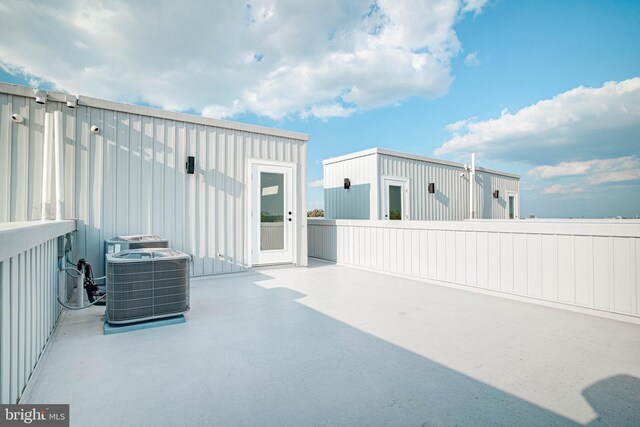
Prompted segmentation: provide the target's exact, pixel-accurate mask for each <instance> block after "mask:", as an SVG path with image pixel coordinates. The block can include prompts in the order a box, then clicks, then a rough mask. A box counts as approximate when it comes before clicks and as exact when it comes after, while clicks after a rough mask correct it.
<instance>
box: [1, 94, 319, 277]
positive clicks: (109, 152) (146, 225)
mask: <svg viewBox="0 0 640 427" xmlns="http://www.w3.org/2000/svg"><path fill="white" fill-rule="evenodd" d="M80 99H81V100H82V98H80ZM114 105H115V104H114ZM44 109H45V106H43V105H39V104H36V103H35V101H34V100H33V99H31V98H28V97H23V96H17V95H7V94H0V202H2V203H0V222H7V221H23V220H33V219H40V215H41V208H40V201H41V194H42V188H41V187H42V146H43V127H44V126H43V123H44ZM46 109H47V111H53V110H56V109H59V110H60V111H62V112H63V120H64V135H65V137H64V150H65V156H64V157H65V158H64V162H65V200H66V204H65V215H64V217H65V218H77V219H78V239H77V244H76V246H77V248H76V249H77V252H76V253H77V254H79V256H84V257H85V258H87V259H88V260H89V262H90V263H91V264H92V265H93V266H94V268H95V271H96V274H98V275H102V273H103V271H102V270H103V263H104V258H103V257H104V254H103V251H104V248H103V244H102V242H103V240H104V239H105V238H111V237H113V236H116V235H123V234H135V233H153V234H158V235H160V236H163V237H166V238H168V239H169V243H170V245H171V246H172V247H173V248H175V249H178V250H181V251H183V252H186V253H189V254H192V255H193V256H194V258H193V270H192V273H193V274H194V275H206V274H217V273H226V272H234V271H239V270H242V269H244V268H245V265H246V261H247V260H246V259H245V256H246V255H245V253H246V249H247V248H246V241H247V239H246V236H245V226H246V225H247V223H246V222H247V221H248V219H247V214H246V212H247V206H246V197H245V195H246V191H247V185H246V182H245V181H246V167H247V159H248V158H255V159H267V160H277V161H286V162H293V163H296V164H297V165H298V177H297V187H298V203H297V211H298V216H297V220H298V260H299V264H301V265H306V251H307V248H306V246H307V245H306V228H305V226H306V142H305V141H300V140H296V139H291V138H286V137H281V136H273V135H266V134H261V133H253V132H248V131H243V130H235V129H226V128H221V127H214V126H209V125H203V124H196V123H186V122H183V121H175V120H169V119H165V118H159V117H150V116H145V115H138V114H131V113H126V112H118V111H113V110H109V109H103V108H92V107H87V106H83V105H79V106H78V107H77V108H76V109H70V108H67V107H66V106H64V105H63V104H61V103H58V102H51V101H50V102H49V103H48V104H46ZM14 112H19V113H20V114H21V115H22V116H23V117H25V121H24V123H22V124H15V123H12V122H11V114H12V113H14ZM93 125H96V126H98V127H100V129H101V132H100V134H93V133H92V132H90V128H91V126H93ZM187 155H194V156H195V157H196V173H195V175H187V174H186V172H185V161H186V156H187ZM52 199H53V200H55V197H52ZM218 254H219V256H218Z"/></svg>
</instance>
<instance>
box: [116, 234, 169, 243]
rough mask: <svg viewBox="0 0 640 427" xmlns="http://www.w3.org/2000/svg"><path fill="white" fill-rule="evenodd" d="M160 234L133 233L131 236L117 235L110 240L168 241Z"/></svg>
mask: <svg viewBox="0 0 640 427" xmlns="http://www.w3.org/2000/svg"><path fill="white" fill-rule="evenodd" d="M166 240H167V239H164V238H162V237H160V236H156V235H154V234H133V235H131V236H116V237H114V238H112V239H109V241H110V242H149V241H166Z"/></svg>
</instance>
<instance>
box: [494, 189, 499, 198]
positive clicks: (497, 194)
mask: <svg viewBox="0 0 640 427" xmlns="http://www.w3.org/2000/svg"><path fill="white" fill-rule="evenodd" d="M493 198H494V199H499V198H500V191H499V190H495V191H494V192H493Z"/></svg>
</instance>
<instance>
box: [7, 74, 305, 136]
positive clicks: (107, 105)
mask: <svg viewBox="0 0 640 427" xmlns="http://www.w3.org/2000/svg"><path fill="white" fill-rule="evenodd" d="M45 92H47V97H48V99H49V100H50V101H53V102H66V97H67V95H68V94H66V93H62V92H57V91H45ZM0 93H6V94H8V95H17V96H24V97H27V98H34V92H33V88H30V87H27V86H20V85H14V84H9V83H2V82H0ZM77 98H78V105H83V106H86V107H93V108H103V109H105V110H112V111H122V112H124V113H130V114H139V115H141V116H149V117H157V118H160V119H167V120H175V121H180V122H186V123H195V124H201V125H206V126H214V127H218V128H225V129H233V130H239V131H245V132H252V133H259V134H263V135H272V136H279V137H283V138H289V139H295V140H299V141H308V140H309V136H308V135H306V134H304V133H299V132H293V131H288V130H282V129H276V128H270V127H266V126H258V125H252V124H247V123H238V122H232V121H228V120H220V119H212V118H209V117H203V116H196V115H194V114H186V113H178V112H175V111H167V110H161V109H159V108H152V107H143V106H141V105H132V104H126V103H123V102H115V101H108V100H105V99H99V98H92V97H90V96H84V95H78V96H77Z"/></svg>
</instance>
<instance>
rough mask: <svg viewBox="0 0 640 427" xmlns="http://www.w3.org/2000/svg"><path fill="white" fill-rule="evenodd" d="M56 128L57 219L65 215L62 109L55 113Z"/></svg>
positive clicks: (54, 139)
mask: <svg viewBox="0 0 640 427" xmlns="http://www.w3.org/2000/svg"><path fill="white" fill-rule="evenodd" d="M53 118H54V130H53V142H54V150H55V151H54V154H55V175H56V220H58V221H59V220H61V219H62V218H63V217H64V183H63V179H64V178H63V177H64V170H63V169H64V159H63V158H62V156H63V152H62V150H63V149H64V147H63V146H62V111H60V110H57V111H55V112H54V113H53Z"/></svg>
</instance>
